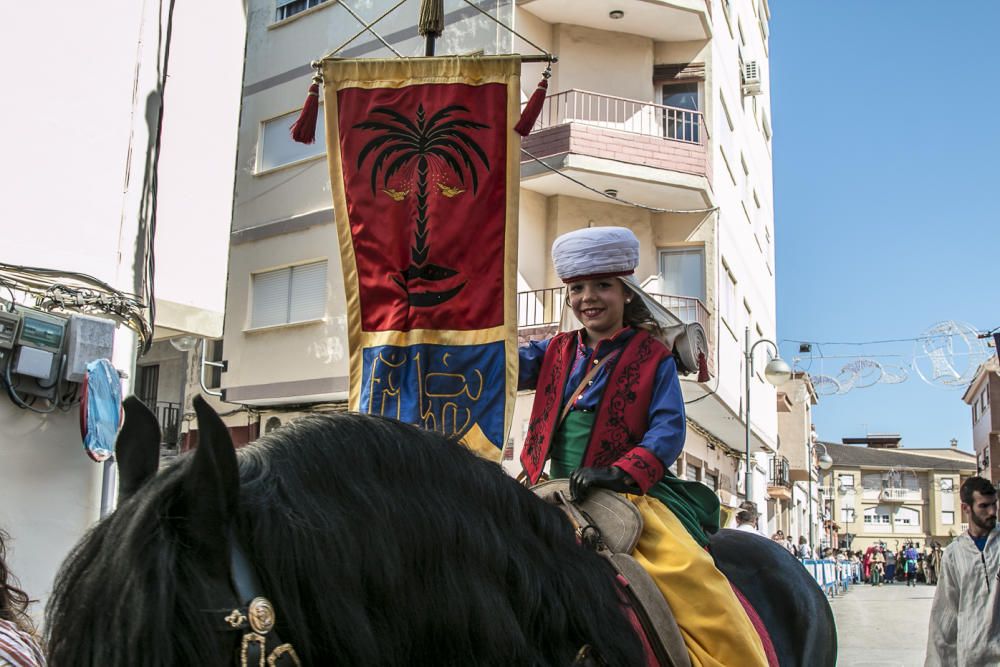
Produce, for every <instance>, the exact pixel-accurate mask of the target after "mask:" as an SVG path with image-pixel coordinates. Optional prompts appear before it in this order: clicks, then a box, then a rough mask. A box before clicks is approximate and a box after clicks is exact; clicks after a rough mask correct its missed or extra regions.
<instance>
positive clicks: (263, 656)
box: [223, 533, 607, 667]
mask: <svg viewBox="0 0 1000 667" xmlns="http://www.w3.org/2000/svg"><path fill="white" fill-rule="evenodd" d="M229 583H230V586H231V587H232V591H233V593H234V594H235V596H236V600H237V601H238V603H237V604H238V606H236V607H234V608H233V609H232V610H231V611H229V613H228V614H227V615H226V616H225V617H224V618H223V620H224V621H225V623H226V626H225V627H224V629H225V630H227V631H243V638H242V640H241V642H240V652H239V655H238V661H237V665H238V666H239V667H302V661H301V660H300V659H299V656H298V654H297V653H296V652H295V649H294V648H293V647H292V645H291V644H288V643H284V642H282V641H281V638H280V637H279V636H278V632H277V630H275V629H274V626H275V622H276V620H277V617H276V615H275V611H274V605H273V604H271V601H270V600H268V599H267V598H266V597H264V596H263V595H262V594H261V591H262V590H263V587H262V586H261V584H260V580H259V579H258V578H257V573H256V572H255V571H254V569H253V566H252V565H251V564H250V559H249V558H247V555H246V552H245V551H243V547H241V546H240V541H239V539H237V537H236V535H235V533H231V534H230V537H229ZM269 645H270V646H274V648H273V649H271V650H270V651H268V646H269ZM275 645H276V646H275ZM606 666H607V662H605V660H604V659H603V658H602V657H601V655H600V654H599V653H598V652H597V651H596V650H595V649H594V648H593V647H592V646H591V645H590V644H584V645H583V646H581V647H580V650H579V651H578V652H577V654H576V656H575V657H574V659H573V662H572V663H571V667H606Z"/></svg>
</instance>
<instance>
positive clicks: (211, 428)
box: [183, 396, 239, 568]
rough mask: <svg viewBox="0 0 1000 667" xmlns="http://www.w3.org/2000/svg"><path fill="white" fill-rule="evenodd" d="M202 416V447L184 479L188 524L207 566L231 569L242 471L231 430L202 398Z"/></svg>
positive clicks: (197, 406) (197, 402)
mask: <svg viewBox="0 0 1000 667" xmlns="http://www.w3.org/2000/svg"><path fill="white" fill-rule="evenodd" d="M194 411H195V413H196V414H197V415H198V447H197V448H196V449H195V452H194V457H193V460H192V461H191V467H190V468H189V469H188V471H187V474H186V476H185V478H184V485H183V498H184V510H183V511H184V513H185V514H186V518H187V521H186V523H185V525H186V530H187V531H188V536H189V537H190V538H191V540H192V546H193V547H194V548H195V550H197V551H199V552H200V553H201V554H202V555H204V556H205V558H206V560H205V561H204V563H205V565H206V566H207V567H212V566H220V567H223V568H225V567H227V563H228V562H229V561H228V558H229V556H228V550H227V546H228V541H227V537H226V536H227V535H228V529H229V522H230V521H231V520H232V518H233V517H234V516H235V514H236V503H237V500H238V498H239V470H238V469H237V465H236V450H235V448H234V447H233V440H232V438H230V437H229V429H227V428H226V425H225V424H224V423H223V421H222V419H221V418H220V417H219V415H218V414H216V412H215V410H213V409H212V407H211V406H210V405H209V404H208V403H207V402H205V399H203V398H202V397H201V396H195V398H194Z"/></svg>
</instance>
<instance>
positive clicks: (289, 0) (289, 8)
mask: <svg viewBox="0 0 1000 667" xmlns="http://www.w3.org/2000/svg"><path fill="white" fill-rule="evenodd" d="M324 2H326V0H278V8H277V11H276V12H275V16H274V20H275V21H283V20H284V19H287V18H288V17H289V16H295V15H296V14H298V13H300V12H304V11H305V10H307V9H309V8H310V7H315V6H316V5H320V4H323V3H324Z"/></svg>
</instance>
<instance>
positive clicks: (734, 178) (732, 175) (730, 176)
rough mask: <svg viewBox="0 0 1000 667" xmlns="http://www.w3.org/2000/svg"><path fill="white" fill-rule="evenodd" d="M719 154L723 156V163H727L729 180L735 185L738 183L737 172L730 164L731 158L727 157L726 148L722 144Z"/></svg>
mask: <svg viewBox="0 0 1000 667" xmlns="http://www.w3.org/2000/svg"><path fill="white" fill-rule="evenodd" d="M719 155H721V156H722V163H723V164H724V165H726V171H727V172H729V180H731V181H732V182H733V185H736V174H734V173H733V168H732V166H731V165H730V164H729V158H728V157H726V149H725V148H723V147H722V144H719Z"/></svg>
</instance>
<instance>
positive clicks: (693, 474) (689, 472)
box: [684, 463, 701, 482]
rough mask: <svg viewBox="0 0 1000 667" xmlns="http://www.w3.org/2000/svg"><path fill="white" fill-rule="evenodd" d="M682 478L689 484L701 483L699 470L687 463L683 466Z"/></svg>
mask: <svg viewBox="0 0 1000 667" xmlns="http://www.w3.org/2000/svg"><path fill="white" fill-rule="evenodd" d="M684 478H685V479H687V480H688V481H691V482H700V481H701V468H699V467H698V466H695V465H691V464H690V463H688V464H687V465H685V466H684Z"/></svg>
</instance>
